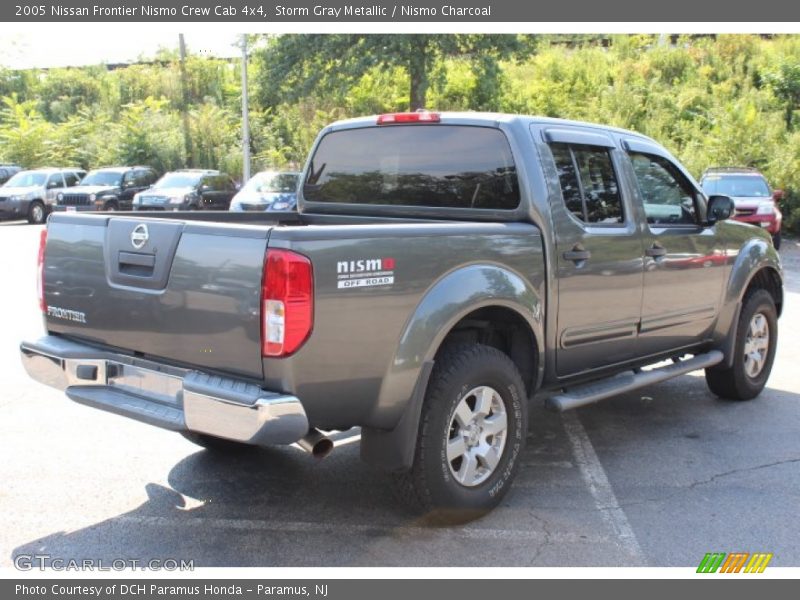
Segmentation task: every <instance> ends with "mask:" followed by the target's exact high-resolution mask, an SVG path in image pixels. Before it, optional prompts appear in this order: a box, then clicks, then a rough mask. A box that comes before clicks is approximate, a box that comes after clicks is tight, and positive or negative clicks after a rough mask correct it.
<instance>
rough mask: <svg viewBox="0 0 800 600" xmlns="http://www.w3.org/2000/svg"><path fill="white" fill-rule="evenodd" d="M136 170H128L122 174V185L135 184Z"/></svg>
mask: <svg viewBox="0 0 800 600" xmlns="http://www.w3.org/2000/svg"><path fill="white" fill-rule="evenodd" d="M135 175H136V171H126V172H125V174H124V175H123V176H122V185H131V184H133V183H134V182H135V181H136V179H135Z"/></svg>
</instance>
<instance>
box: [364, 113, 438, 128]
mask: <svg viewBox="0 0 800 600" xmlns="http://www.w3.org/2000/svg"><path fill="white" fill-rule="evenodd" d="M439 121H441V117H440V116H439V113H433V112H427V111H420V112H405V113H387V114H385V115H379V116H378V125H392V124H394V123H438V122H439Z"/></svg>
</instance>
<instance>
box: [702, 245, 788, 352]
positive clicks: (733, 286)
mask: <svg viewBox="0 0 800 600" xmlns="http://www.w3.org/2000/svg"><path fill="white" fill-rule="evenodd" d="M755 289H764V290H766V291H767V292H769V293H770V295H771V296H772V299H773V301H774V302H775V308H776V309H777V313H778V316H780V315H781V312H782V310H783V302H784V295H783V275H782V269H781V263H780V258H779V256H778V253H777V252H776V250H775V248H773V246H772V244H771V243H770V242H769V240H767V239H764V238H761V237H759V238H753V239H750V240H748V241H747V242H746V243H745V244H744V245H742V247H741V249H740V250H739V253H738V256H737V257H736V260H735V261H734V263H733V265H732V267H731V272H730V276H729V277H728V281H727V284H726V288H725V293H724V298H723V303H722V306H721V308H720V316H719V318H718V319H717V325H716V328H715V331H714V336H713V339H714V346H715V347H717V348H720V349H721V350H722V351H723V353H724V354H725V360H724V361H723V362H722V364H723V365H724V366H726V367H730V366H731V365H732V364H733V346H734V344H735V342H736V334H737V329H738V324H739V315H740V313H741V310H742V304H743V303H744V300H745V298H746V296H747V294H749V293H751V292H752V290H755Z"/></svg>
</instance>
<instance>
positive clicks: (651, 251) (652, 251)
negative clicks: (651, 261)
mask: <svg viewBox="0 0 800 600" xmlns="http://www.w3.org/2000/svg"><path fill="white" fill-rule="evenodd" d="M644 253H645V254H646V255H647V256H651V257H653V258H661V257H662V256H666V255H667V249H666V248H664V246H662V245H661V244H659V243H658V242H656V243H655V244H653V245H652V246H650V247H649V248H648V249H647V250H645V251H644Z"/></svg>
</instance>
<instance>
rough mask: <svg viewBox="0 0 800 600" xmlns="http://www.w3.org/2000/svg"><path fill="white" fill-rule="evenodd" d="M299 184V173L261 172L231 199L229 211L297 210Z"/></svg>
mask: <svg viewBox="0 0 800 600" xmlns="http://www.w3.org/2000/svg"><path fill="white" fill-rule="evenodd" d="M299 183H300V173H297V172H295V171H261V172H260V173H256V174H255V175H253V177H251V178H250V181H248V182H247V183H246V184H245V185H244V187H242V189H241V190H239V192H238V193H237V194H236V195H235V196H234V197H233V200H232V201H231V210H233V211H242V210H267V211H271V210H275V211H288V210H297V186H298V184H299Z"/></svg>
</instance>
